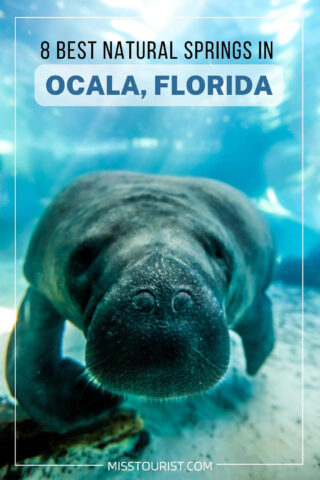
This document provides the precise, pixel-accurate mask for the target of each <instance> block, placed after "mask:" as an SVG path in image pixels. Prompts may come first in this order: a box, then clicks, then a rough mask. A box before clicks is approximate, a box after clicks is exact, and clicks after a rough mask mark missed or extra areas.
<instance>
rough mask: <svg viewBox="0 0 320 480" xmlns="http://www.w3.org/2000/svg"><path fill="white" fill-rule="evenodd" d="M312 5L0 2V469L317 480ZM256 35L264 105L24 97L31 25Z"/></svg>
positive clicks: (35, 41) (44, 29) (62, 30)
mask: <svg viewBox="0 0 320 480" xmlns="http://www.w3.org/2000/svg"><path fill="white" fill-rule="evenodd" d="M15 17H20V18H16V20H15ZM23 17H27V18H23ZM32 17H42V18H32ZM43 17H46V18H43ZM50 17H53V18H50ZM59 17H67V18H59ZM72 17H84V18H72ZM88 17H95V18H88ZM319 19H320V4H319V2H318V1H317V0H295V1H294V0H292V1H286V0H266V1H262V2H254V1H253V0H245V1H242V2H235V1H232V2H229V3H223V2H217V1H213V2H212V1H211V2H210V1H208V0H200V1H198V2H196V3H194V2H190V1H186V2H183V1H181V0H171V1H166V0H163V1H162V2H156V1H155V0H150V1H149V2H147V1H142V0H132V1H128V0H120V1H116V0H94V1H93V2H90V5H89V4H88V3H87V2H82V1H80V2H75V1H73V0H72V1H69V2H65V1H55V2H51V3H49V2H37V1H33V2H30V3H28V4H23V3H18V2H16V1H11V0H2V1H1V2H0V42H1V53H2V55H1V62H0V72H1V76H0V98H1V115H0V127H1V128H0V222H1V235H0V246H1V248H0V266H1V270H0V286H1V288H0V353H1V358H0V412H1V414H0V476H1V478H8V479H9V478H31V479H40V478H59V479H60V478H63V479H64V478H66V479H68V478H77V479H78V478H79V479H82V478H88V477H90V478H91V477H92V478H96V479H102V478H105V477H107V478H115V479H118V478H119V479H120V478H128V477H129V475H130V476H131V478H137V479H140V478H141V479H143V478H147V479H149V478H159V479H161V478H177V479H184V478H186V477H187V478H204V479H211V478H216V479H220V478H221V479H222V478H223V479H226V480H228V479H232V480H233V479H237V480H238V479H240V480H241V479H248V478H253V479H259V480H260V479H261V480H264V479H266V480H269V479H279V480H280V479H301V478H303V479H306V480H309V479H310V480H313V479H317V478H319V475H320V452H319V441H318V438H319V427H320V409H319V395H320V388H319V368H320V358H319V348H320V329H319V310H320V297H319V289H320V236H319V232H320V159H319V151H320V140H319V139H320V136H319V127H320V125H319V123H320V89H319V86H318V79H319V68H320V57H319V54H318V51H319V49H320V33H319V32H320V30H319ZM14 38H15V39H16V47H15V43H14ZM261 38H263V39H266V40H268V41H273V42H274V52H273V60H272V62H273V63H274V64H276V65H279V66H281V67H282V72H283V83H284V92H283V99H282V102H281V103H280V104H279V105H276V106H272V107H271V106H270V107H243V106H237V107H227V106H219V107H217V108H213V107H212V108H210V107H201V106H198V107H166V106H165V107H112V108H103V107H101V108H100V107H60V106H52V107H43V106H41V105H39V104H38V103H37V102H36V101H35V95H34V72H35V69H36V68H37V67H38V66H39V65H40V64H41V63H43V61H42V60H41V58H40V56H39V45H40V43H41V42H42V41H43V40H44V39H45V40H46V41H49V42H50V41H53V40H54V39H59V40H61V41H68V40H74V41H81V40H83V39H84V40H86V41H90V40H93V39H97V40H99V41H104V40H107V41H112V42H125V41H128V40H129V41H141V42H142V41H144V40H146V39H148V40H151V41H154V42H160V41H166V42H169V41H173V42H174V44H175V46H176V47H175V50H176V53H177V54H178V55H179V54H181V52H182V46H183V42H184V41H185V40H186V39H187V40H190V41H193V42H195V41H199V40H202V41H204V40H211V41H224V40H232V41H239V42H245V41H251V42H252V43H254V42H257V41H258V40H260V39H261ZM15 53H16V62H15V60H14V59H15ZM91 62H94V61H93V60H91ZM264 62H265V63H268V60H265V61H264ZM62 63H70V64H77V60H69V61H68V60H63V61H62ZM86 63H90V60H88V62H86ZM97 63H104V62H103V60H102V59H100V58H99V59H98V60H97ZM116 63H121V60H119V61H116ZM132 63H135V62H134V61H132ZM136 63H138V62H136ZM160 63H165V64H170V60H163V61H161V62H160ZM181 63H183V62H181ZM195 63H196V62H195ZM198 63H199V60H198ZM200 63H203V64H208V65H209V64H211V63H214V62H213V61H212V60H211V61H210V59H206V58H201V55H200ZM218 63H228V62H227V61H226V60H219V62H218ZM229 63H236V61H233V62H231V61H229ZM239 63H241V60H239ZM248 63H254V60H252V61H251V60H249V62H248ZM261 63H262V64H263V62H261ZM141 68H143V66H141ZM99 172H100V173H99ZM87 174H88V176H85V175H87ZM204 179H205V180H204ZM217 181H218V182H217ZM72 182H73V183H72ZM220 182H222V183H220ZM70 185H71V186H70ZM65 188H67V189H66V190H63V189H65ZM62 190H63V193H62V194H61V195H60V197H58V198H57V197H56V196H57V195H58V194H59V193H60V192H61V191H62ZM241 192H242V193H241ZM243 194H244V195H243ZM55 198H57V199H56V200H54V199H55ZM40 219H41V223H39V220H40ZM30 285H31V287H30ZM26 292H27V294H26ZM17 310H20V314H19V322H18V326H17V329H16V330H15V334H12V335H11V342H10V344H9V347H8V342H9V338H10V333H11V332H12V331H13V328H14V325H15V321H16V317H17ZM54 317H56V318H54ZM106 318H108V323H106ZM92 319H93V320H92ZM64 324H65V325H64ZM14 344H15V345H14ZM61 352H62V353H61ZM84 366H85V368H84ZM14 392H15V393H16V397H17V402H16V404H15V400H14V395H13V394H14ZM22 465H23V466H22Z"/></svg>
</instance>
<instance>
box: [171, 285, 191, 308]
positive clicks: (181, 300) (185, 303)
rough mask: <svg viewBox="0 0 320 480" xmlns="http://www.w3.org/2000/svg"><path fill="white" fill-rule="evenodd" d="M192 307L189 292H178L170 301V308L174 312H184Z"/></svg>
mask: <svg viewBox="0 0 320 480" xmlns="http://www.w3.org/2000/svg"><path fill="white" fill-rule="evenodd" d="M192 305H193V300H192V297H191V295H190V293H189V292H186V291H185V290H180V292H178V293H177V294H176V295H175V296H174V297H173V300H172V308H173V310H174V311H175V312H185V311H187V310H189V309H190V308H191V307H192Z"/></svg>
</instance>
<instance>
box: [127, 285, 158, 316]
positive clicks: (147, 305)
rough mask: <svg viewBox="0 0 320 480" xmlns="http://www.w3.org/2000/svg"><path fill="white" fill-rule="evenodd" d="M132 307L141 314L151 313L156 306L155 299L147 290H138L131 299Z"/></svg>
mask: <svg viewBox="0 0 320 480" xmlns="http://www.w3.org/2000/svg"><path fill="white" fill-rule="evenodd" d="M132 302H133V305H134V307H135V308H136V309H137V310H140V311H141V312H151V310H152V309H153V308H154V306H155V304H156V299H155V297H154V295H153V293H151V292H150V291H149V290H140V291H139V292H137V293H136V294H135V295H134V296H133V298H132Z"/></svg>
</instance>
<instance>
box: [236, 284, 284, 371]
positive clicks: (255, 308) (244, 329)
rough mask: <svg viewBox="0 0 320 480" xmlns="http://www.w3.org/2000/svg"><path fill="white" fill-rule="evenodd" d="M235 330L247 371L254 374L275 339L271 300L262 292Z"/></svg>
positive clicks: (271, 347)
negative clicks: (241, 345)
mask: <svg viewBox="0 0 320 480" xmlns="http://www.w3.org/2000/svg"><path fill="white" fill-rule="evenodd" d="M235 331H236V332H237V333H238V334H239V335H240V336H241V339H242V343H243V347H244V351H245V355H246V362H247V372H248V373H249V375H255V373H257V371H258V370H259V368H260V367H261V365H262V364H263V363H264V361H265V359H266V358H267V357H268V355H269V354H270V352H271V351H272V349H273V346H274V341H275V338H274V329H273V320H272V308H271V302H270V300H269V298H268V297H267V296H266V295H265V294H264V293H262V294H260V295H259V296H258V297H257V299H256V301H255V302H254V304H253V305H252V307H251V308H250V310H249V311H248V312H247V313H246V315H245V316H244V317H243V318H242V319H241V321H240V322H239V324H238V325H237V326H236V327H235Z"/></svg>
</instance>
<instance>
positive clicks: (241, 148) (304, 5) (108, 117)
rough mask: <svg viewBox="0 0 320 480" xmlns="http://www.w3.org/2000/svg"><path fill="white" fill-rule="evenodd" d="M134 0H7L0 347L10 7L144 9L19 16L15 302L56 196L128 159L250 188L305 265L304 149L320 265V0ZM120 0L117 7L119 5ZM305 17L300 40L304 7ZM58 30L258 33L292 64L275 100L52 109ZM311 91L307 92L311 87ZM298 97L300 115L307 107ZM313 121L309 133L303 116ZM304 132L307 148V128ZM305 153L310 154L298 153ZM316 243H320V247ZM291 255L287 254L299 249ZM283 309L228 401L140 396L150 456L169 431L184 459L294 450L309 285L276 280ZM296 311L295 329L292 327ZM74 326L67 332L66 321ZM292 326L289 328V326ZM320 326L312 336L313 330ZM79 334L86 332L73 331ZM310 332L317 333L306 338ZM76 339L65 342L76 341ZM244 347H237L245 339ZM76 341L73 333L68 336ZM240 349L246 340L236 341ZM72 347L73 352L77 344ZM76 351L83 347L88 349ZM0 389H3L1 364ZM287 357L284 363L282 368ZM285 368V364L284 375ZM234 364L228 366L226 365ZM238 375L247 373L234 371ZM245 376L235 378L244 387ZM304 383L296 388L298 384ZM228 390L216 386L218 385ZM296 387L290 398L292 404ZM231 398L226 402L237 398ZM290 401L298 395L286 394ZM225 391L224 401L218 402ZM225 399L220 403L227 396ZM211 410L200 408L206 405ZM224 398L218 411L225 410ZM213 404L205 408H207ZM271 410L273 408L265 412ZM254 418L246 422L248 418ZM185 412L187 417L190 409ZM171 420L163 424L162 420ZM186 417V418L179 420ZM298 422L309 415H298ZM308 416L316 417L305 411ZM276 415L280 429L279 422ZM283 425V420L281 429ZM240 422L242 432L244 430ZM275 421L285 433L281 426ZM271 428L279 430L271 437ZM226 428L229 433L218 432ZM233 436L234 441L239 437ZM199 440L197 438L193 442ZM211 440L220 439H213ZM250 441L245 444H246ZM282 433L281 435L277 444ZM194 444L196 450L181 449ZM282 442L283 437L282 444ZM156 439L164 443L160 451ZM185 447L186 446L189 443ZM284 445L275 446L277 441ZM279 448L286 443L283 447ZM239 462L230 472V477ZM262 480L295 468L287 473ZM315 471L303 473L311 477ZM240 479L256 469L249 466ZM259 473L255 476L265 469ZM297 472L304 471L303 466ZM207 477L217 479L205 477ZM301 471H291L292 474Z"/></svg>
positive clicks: (9, 144)
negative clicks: (43, 71)
mask: <svg viewBox="0 0 320 480" xmlns="http://www.w3.org/2000/svg"><path fill="white" fill-rule="evenodd" d="M144 3H147V2H141V1H138V0H133V1H131V2H129V1H126V0H122V1H120V2H115V1H113V0H104V1H102V0H101V1H93V2H90V8H89V7H88V6H85V5H84V2H81V3H80V2H75V1H69V2H63V1H57V2H53V3H51V4H49V3H48V4H46V5H45V4H44V3H43V2H37V1H35V2H32V3H31V4H28V6H23V5H22V4H19V3H18V2H15V1H6V2H2V3H1V4H0V41H1V62H0V72H1V74H0V101H1V105H2V106H1V115H0V171H1V177H0V179H1V180H0V181H1V190H0V201H1V210H0V217H1V218H0V221H1V236H0V265H1V273H0V309H1V310H0V313H1V319H2V322H1V332H0V333H1V335H0V347H1V348H0V349H2V350H3V351H4V349H5V342H6V340H7V335H8V331H9V330H10V327H11V325H12V324H13V321H14V317H15V313H14V311H13V304H14V302H13V299H14V286H13V284H14V274H13V273H14V272H13V256H14V155H13V153H14V129H13V125H14V75H13V72H14V65H13V53H14V50H13V35H14V23H13V16H15V15H16V16H38V15H39V16H41V15H46V16H52V15H58V16H60V15H61V16H62V15H63V16H69V15H75V14H76V15H84V16H86V15H88V16H91V15H98V16H102V15H106V16H107V15H120V16H122V15H130V16H131V15H133V16H135V15H138V16H139V17H140V18H139V19H135V20H124V19H118V20H114V19H105V20H97V21H93V20H91V21H89V20H88V21H84V20H76V21H71V22H70V21H63V20H44V21H39V20H31V19H30V20H28V19H24V20H23V19H20V20H19V19H18V20H17V129H16V135H17V164H16V168H17V171H16V173H17V176H16V187H17V205H16V207H17V211H16V214H17V215H16V220H17V224H16V226H17V300H18V302H19V301H20V299H21V298H22V295H23V292H24V289H25V282H24V279H23V276H22V262H23V257H24V254H25V250H26V247H27V244H28V241H29V238H30V235H31V232H32V230H33V228H34V226H35V224H36V222H37V220H38V218H39V216H40V215H41V213H42V211H43V210H44V208H45V207H46V206H47V205H48V203H49V202H50V199H51V198H52V197H53V196H54V195H55V194H56V193H57V192H58V191H59V190H60V189H61V188H62V187H64V186H65V185H67V184H68V183H69V182H70V181H72V180H73V179H75V178H76V177H78V176H79V175H81V174H84V173H87V172H89V171H93V170H99V169H124V170H131V171H136V172H145V173H155V174H157V173H159V174H160V173H161V174H167V175H191V176H204V177H209V178H215V179H218V180H222V181H225V182H227V183H230V184H231V185H233V186H235V187H237V188H239V189H240V190H242V191H243V192H244V193H246V194H247V195H248V196H249V197H251V198H252V199H253V201H254V202H255V203H256V205H257V206H258V208H260V209H261V211H262V212H263V214H264V215H265V216H266V218H267V220H268V221H269V223H270V226H271V229H272V232H273V235H274V237H275V241H276V245H277V258H278V261H279V265H280V268H281V261H282V262H285V261H287V260H289V259H291V260H292V259H293V261H296V262H297V264H295V265H299V261H300V258H301V250H302V240H301V227H302V158H303V157H304V183H303V189H304V224H305V229H304V235H305V236H304V240H305V244H304V251H305V254H306V256H308V255H309V254H311V253H312V252H313V253H312V255H313V256H312V257H310V258H312V259H311V260H310V262H309V263H308V269H309V271H310V275H311V277H312V276H313V277H315V276H316V275H317V271H318V270H319V268H320V267H319V263H320V261H319V257H320V255H319V231H320V208H319V207H320V160H319V154H318V152H319V138H320V137H319V126H320V125H319V118H320V89H319V86H318V76H319V75H318V72H319V66H320V65H319V64H320V57H319V54H318V52H319V49H320V33H319V18H320V17H319V14H320V4H319V2H318V1H317V0H301V1H294V2H293V1H282V0H270V1H264V2H256V1H253V0H252V1H251V0H247V1H243V2H235V1H231V2H229V3H227V2H219V3H218V2H209V1H198V2H197V4H196V5H194V4H193V2H181V1H178V0H176V1H175V0H171V1H170V2H156V1H150V2H148V6H147V5H145V4H144ZM116 5H118V6H116ZM170 15H192V16H208V15H216V16H220V17H222V16H261V17H266V18H259V19H254V20H253V19H250V20H245V19H242V20H241V19H223V20H222V19H219V20H209V19H207V20H196V19H193V20H191V19H183V20H180V21H179V22H178V21H177V24H175V25H173V23H172V21H170V19H169V17H170ZM302 15H303V16H304V18H305V21H304V23H305V35H304V52H302V39H303V37H302V30H301V21H300V19H299V17H300V16H302ZM57 34H59V38H60V39H67V38H71V39H81V38H83V37H85V38H86V39H91V38H95V37H98V38H100V39H127V38H129V39H143V38H144V36H148V35H153V37H154V39H158V40H159V39H172V40H174V41H175V42H176V43H177V44H179V42H180V41H181V40H184V39H189V38H192V39H197V38H208V39H215V40H217V39H226V38H227V39H236V40H240V41H243V40H246V39H251V40H255V39H258V38H259V39H260V38H261V37H263V38H265V39H268V40H274V42H275V52H274V54H275V58H274V61H275V63H278V64H279V65H281V66H282V67H283V71H284V76H285V97H284V101H283V103H282V104H281V105H280V106H278V107H275V108H243V107H242V108H226V107H221V108H212V109H210V108H208V109H205V108H187V107H185V108H130V109H128V108H127V109H120V108H110V109H107V108H105V109H104V108H101V109H96V108H59V107H55V108H43V107H40V106H39V105H37V104H36V102H35V100H34V92H33V73H34V70H35V68H36V67H37V66H38V65H39V63H40V60H39V50H38V46H39V41H41V40H43V38H45V37H46V38H53V37H54V36H57ZM302 53H304V62H305V63H304V71H305V75H304V88H303V90H302V77H301V71H302ZM302 94H303V95H302ZM302 98H304V117H303V118H302ZM302 120H304V135H303V134H302V126H303V122H302ZM303 139H304V148H302V140H303ZM303 154H304V155H303ZM317 252H318V253H317ZM291 260H290V261H291ZM288 272H289V273H288V275H287V277H288V276H289V277H290V278H287V280H289V281H292V283H296V284H297V285H300V284H301V271H300V270H299V269H298V271H297V269H296V270H295V271H294V272H293V273H292V274H291V273H290V272H292V271H291V270H290V269H289V270H288ZM317 296H318V293H317V292H316V291H311V290H310V291H308V292H307V300H308V301H309V304H308V306H307V311H306V323H307V327H308V325H309V327H308V328H310V329H311V331H312V335H311V336H310V337H309V340H308V344H307V349H308V355H306V362H307V366H309V367H310V368H309V369H307V372H309V373H307V374H308V378H307V379H308V382H307V388H309V390H308V399H307V408H308V412H307V416H309V418H310V419H312V418H313V413H312V412H313V408H314V405H315V404H316V394H317V393H318V389H316V388H315V387H314V385H315V382H316V360H315V357H314V352H315V350H316V347H317V348H318V346H319V334H318V329H317V328H316V327H317V316H318V306H319V300H318V297H317ZM271 297H272V300H273V303H274V311H275V321H276V325H277V328H278V329H279V334H278V343H277V347H276V350H275V353H274V354H273V356H272V357H271V358H270V360H269V361H268V362H267V364H266V368H265V370H264V372H263V375H262V376H259V377H257V379H256V380H253V383H252V386H251V387H248V385H249V384H250V385H251V380H248V379H247V378H245V380H239V378H240V379H241V378H243V377H245V373H244V367H243V365H242V364H241V362H240V364H238V363H237V361H238V359H239V358H241V359H242V360H241V361H242V362H243V352H241V351H240V353H239V355H236V356H235V357H234V358H233V365H235V368H236V370H237V372H238V373H239V378H238V377H237V376H236V379H235V380H234V382H233V381H232V374H233V373H232V372H233V371H229V377H228V378H229V379H230V378H231V381H230V380H228V379H227V381H229V382H230V383H229V387H230V385H231V387H230V389H231V394H230V398H229V397H228V395H229V394H228V388H229V387H228V384H227V388H226V390H225V391H224V393H223V390H222V398H224V399H225V398H227V403H228V401H229V400H230V401H231V404H232V405H231V408H230V411H231V413H230V411H229V412H228V408H225V407H224V406H223V407H221V405H219V403H218V404H217V405H218V407H217V405H216V403H215V402H216V399H215V400H214V401H213V404H214V411H213V412H212V411H211V406H212V402H211V400H210V397H209V399H208V398H205V399H203V400H202V402H203V403H200V406H198V407H197V405H198V403H197V401H194V400H192V401H190V402H188V403H187V404H186V405H185V406H184V407H180V405H179V406H178V407H177V406H174V407H172V406H170V405H169V406H167V405H165V406H162V407H161V408H159V409H157V408H156V407H154V406H153V407H150V406H148V405H147V406H146V405H144V406H141V405H139V403H138V404H137V405H136V404H134V406H135V407H136V408H138V409H139V408H140V409H141V411H142V412H143V415H144V417H145V418H146V423H147V425H148V426H149V427H150V429H151V431H152V433H153V435H154V437H155V442H154V445H155V447H153V448H154V451H152V450H151V452H150V451H149V452H148V453H147V456H148V458H151V459H154V458H156V456H157V457H159V458H160V459H161V458H164V455H165V449H166V445H167V441H168V438H169V444H170V445H171V447H170V448H172V452H171V453H170V455H171V456H172V457H173V458H176V457H177V456H179V455H180V454H181V455H182V454H183V455H186V456H188V455H189V456H192V455H195V458H198V457H199V455H202V454H203V453H207V452H208V451H209V450H210V451H211V450H213V452H214V453H213V455H214V458H215V459H220V461H226V462H232V461H239V459H242V460H243V459H244V460H245V461H248V462H250V461H259V462H260V461H270V462H274V461H281V462H287V461H289V462H291V461H299V458H300V457H299V455H300V430H301V427H300V425H301V416H300V412H301V403H300V399H301V397H300V391H301V315H300V312H301V288H300V287H299V286H298V287H296V286H295V287H290V288H287V287H283V286H279V284H276V285H273V286H272V287H271ZM291 322H293V325H294V329H293V333H292V330H291V328H290V325H291ZM68 333H69V331H68ZM290 335H291V336H290ZM311 337H312V338H311ZM70 339H71V340H70V344H72V346H73V344H74V343H76V342H75V340H79V339H78V337H77V336H76V334H75V333H74V332H71V333H70ZM309 342H310V344H309ZM80 343H81V342H80ZM81 348H83V345H81V346H80V347H74V348H70V351H71V350H72V352H71V353H74V352H76V355H75V356H77V355H79V351H80V350H81ZM237 348H238V350H239V348H240V346H239V342H238V347H237ZM66 350H67V352H68V342H67V348H66ZM240 350H241V349H240ZM68 353H70V352H68ZM80 353H81V352H80ZM0 363H1V365H0V367H1V368H0V371H1V381H0V387H1V390H0V392H1V394H4V393H7V391H6V387H5V385H4V381H3V372H2V369H3V362H2V361H1V362H0ZM279 365H280V367H279ZM279 372H280V373H279ZM230 376H231V377H230ZM239 382H240V383H239ZM239 384H240V387H239V388H238V385H239ZM241 385H244V390H245V391H246V389H247V388H248V389H249V390H250V391H251V388H252V389H253V392H254V394H253V396H252V401H251V404H250V402H249V403H248V404H247V403H245V405H244V404H242V402H243V399H241V398H240V400H239V398H238V397H241V395H243V389H242V387H241ZM297 392H298V393H297ZM218 396H219V395H218ZM288 398H289V399H290V402H289V403H290V405H289V406H288ZM228 399H229V400H228ZM291 399H292V400H291ZM222 403H223V402H222ZM220 407H221V408H222V410H223V411H222V410H221V409H220V410H219V408H220ZM202 408H203V409H204V410H203V409H202ZM217 408H218V410H217ZM203 412H205V413H203ZM263 415H265V420H264V421H260V419H261V416H263ZM248 418H249V419H251V421H249V422H248ZM186 419H187V420H186ZM208 419H209V421H210V422H212V424H214V425H215V426H216V425H217V429H216V431H215V433H214V435H213V436H212V435H211V431H210V432H209V431H204V429H205V428H206V425H207V420H208ZM166 421H167V422H168V423H166ZM185 421H187V428H186V429H185V430H183V429H181V424H182V423H183V422H185ZM299 422H300V423H299ZM310 423H312V422H310ZM279 425H280V427H279ZM278 427H279V428H280V429H281V433H279V432H278V430H279V428H278ZM239 432H241V438H242V439H243V440H242V441H241V442H238V441H237V435H239ZM275 432H276V433H275ZM275 437H276V442H275V440H274V438H275ZM306 437H307V442H308V443H307V447H308V452H307V453H308V458H310V459H311V458H312V460H310V461H312V462H313V463H314V462H315V459H316V452H314V445H315V438H316V431H315V427H314V425H312V426H311V428H310V429H309V430H308V435H306ZM219 439H222V443H221V444H219ZM230 439H231V440H232V441H230ZM192 442H195V443H197V449H196V450H195V451H194V450H192V449H191V448H190V445H191V444H192ZM210 442H211V443H210ZM246 442H248V443H246ZM274 442H275V443H274ZM186 445H188V447H189V448H188V449H186ZM275 445H276V448H275ZM157 448H159V451H157V452H156V455H155V449H157ZM185 449H186V450H185ZM275 450H276V452H275ZM277 453H278V455H277ZM230 472H231V471H230V470H229V471H228V474H229V476H228V477H227V476H225V477H224V478H236V477H233V476H232V475H233V474H232V473H230ZM270 472H271V471H269V476H268V474H266V475H265V476H263V474H261V476H256V477H254V478H289V476H288V473H286V472H285V470H282V471H281V473H280V470H279V476H277V477H275V476H274V477H273V476H272V474H271V473H270ZM313 474H315V470H314V469H313V470H310V471H309V474H308V475H309V476H306V477H305V478H310V479H311V478H316V476H312V475H313ZM241 475H243V476H242V477H240V476H239V477H237V478H248V476H247V472H245V471H242V472H241ZM257 475H260V473H259V474H257ZM295 475H296V476H295V477H294V478H301V477H299V471H298V470H297V471H296V472H295ZM208 478H209V477H208ZM292 478H293V477H292Z"/></svg>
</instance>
